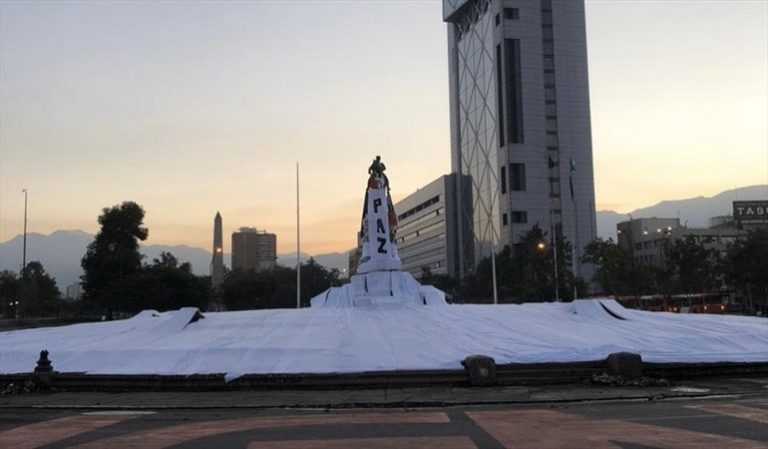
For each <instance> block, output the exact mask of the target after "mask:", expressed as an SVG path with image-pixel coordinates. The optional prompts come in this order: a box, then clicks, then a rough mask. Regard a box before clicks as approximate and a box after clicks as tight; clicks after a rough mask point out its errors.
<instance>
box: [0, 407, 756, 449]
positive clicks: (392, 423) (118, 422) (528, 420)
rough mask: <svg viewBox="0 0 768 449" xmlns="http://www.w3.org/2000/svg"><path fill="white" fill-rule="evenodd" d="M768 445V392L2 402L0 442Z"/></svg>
mask: <svg viewBox="0 0 768 449" xmlns="http://www.w3.org/2000/svg"><path fill="white" fill-rule="evenodd" d="M170 447H173V448H174V449H183V448H187V449H192V448H195V449H201V448H238V449H288V448H291V449H293V448H318V449H319V448H333V449H347V448H372V449H377V448H380V449H384V448H441V449H452V448H455V449H470V448H535V449H542V448H544V449H546V448H563V447H570V448H596V449H603V448H626V449H640V448H644V449H647V448H729V449H739V448H750V449H766V448H768V394H751V395H746V396H730V397H725V398H723V397H718V398H698V399H696V400H691V399H677V400H666V399H665V400H653V401H648V400H645V401H638V400H634V401H599V402H574V403H566V404H563V403H550V404H547V403H538V404H528V405H521V404H517V405H491V406H455V407H442V408H440V407H437V408H423V409H373V410H372V409H356V410H332V411H329V410H296V409H289V410H287V409H231V408H207V409H158V410H149V409H141V410H135V409H134V410H127V409H122V410H96V411H93V410H91V411H84V410H78V409H71V408H64V409H38V408H3V409H0V448H2V449H12V448H13V449H31V448H77V449H91V448H93V449H96V448H103V449H110V448H120V449H124V448H140V449H160V448H170Z"/></svg>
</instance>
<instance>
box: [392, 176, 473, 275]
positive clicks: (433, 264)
mask: <svg viewBox="0 0 768 449" xmlns="http://www.w3.org/2000/svg"><path fill="white" fill-rule="evenodd" d="M457 179H458V175H456V174H450V175H446V176H441V177H439V178H437V179H436V180H434V181H432V182H431V183H429V184H427V185H426V186H424V187H422V188H421V189H419V190H417V191H416V192H415V193H412V194H411V195H408V196H407V197H405V198H403V199H402V200H400V201H399V202H398V203H397V204H395V211H396V212H397V221H398V226H397V236H396V243H397V248H398V253H399V255H400V260H401V261H402V263H403V271H408V272H410V273H411V274H412V275H413V276H414V277H417V278H418V277H420V276H421V274H422V270H423V269H425V268H426V269H428V270H429V271H430V272H431V273H432V274H441V275H448V276H452V277H458V276H459V249H458V244H459V240H458V220H459V213H458V210H457V207H456V205H457V203H458V201H457V198H456V197H457V185H458V183H457Z"/></svg>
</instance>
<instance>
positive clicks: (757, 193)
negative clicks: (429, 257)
mask: <svg viewBox="0 0 768 449" xmlns="http://www.w3.org/2000/svg"><path fill="white" fill-rule="evenodd" d="M761 199H762V200H766V199H768V185H762V186H750V187H742V188H738V189H733V190H728V191H725V192H722V193H720V194H717V195H715V196H713V197H710V198H707V197H703V196H701V197H696V198H689V199H684V200H670V201H662V202H660V203H658V204H656V205H654V206H650V207H645V208H642V209H636V210H634V211H632V212H630V214H632V216H633V217H634V218H648V217H660V218H669V217H672V218H675V217H678V216H679V217H680V222H681V223H682V224H685V223H686V222H687V223H688V226H689V227H704V226H707V225H708V223H709V219H710V218H712V217H715V216H719V215H729V214H731V212H732V205H731V203H732V202H733V201H734V200H761ZM628 219H629V217H628V216H627V214H620V213H618V212H614V211H611V210H604V211H598V212H597V234H598V236H600V237H602V238H604V239H607V238H609V237H610V238H613V239H614V240H615V239H616V223H619V222H621V221H624V220H628ZM22 240H23V238H22V236H21V235H18V236H16V237H14V238H12V239H11V240H8V241H7V242H4V243H0V270H12V271H15V272H18V271H19V267H20V266H21V249H22ZM91 241H93V235H92V234H88V233H87V232H83V231H55V232H53V233H51V234H50V235H44V234H37V233H30V234H27V261H28V262H29V261H32V260H38V261H40V262H41V263H42V264H43V266H44V267H45V269H46V270H47V271H48V272H49V273H50V274H51V275H52V276H53V277H54V278H56V282H57V283H58V285H59V288H60V289H61V290H62V291H63V290H64V289H66V287H67V285H70V284H73V283H75V282H77V281H78V280H79V278H80V275H81V274H82V270H81V269H80V259H82V257H83V255H84V254H85V249H86V247H87V246H88V244H89V243H90V242H91ZM163 251H165V252H169V253H171V254H173V255H174V256H176V258H177V259H178V260H179V262H182V263H183V262H189V263H190V265H192V271H193V272H194V273H195V274H198V275H206V274H208V273H209V270H210V263H211V253H210V251H207V250H204V249H201V248H193V247H190V246H184V245H177V246H169V245H147V246H142V247H141V252H142V254H144V256H145V260H146V261H147V262H151V261H152V259H154V258H156V257H158V256H159V255H160V253H161V252H163ZM309 257H310V256H309V254H306V253H302V254H301V261H302V262H306V261H307V259H309ZM314 258H315V261H316V262H317V263H319V264H320V265H322V266H324V267H326V268H328V269H331V268H336V269H338V270H339V271H342V270H344V269H345V268H347V263H348V257H347V253H346V252H336V253H327V254H318V255H315V256H314ZM230 260H231V259H230V255H229V254H225V255H224V263H225V264H226V265H229V262H230ZM277 263H278V264H280V265H283V266H286V267H294V266H295V265H296V253H286V254H278V256H277Z"/></svg>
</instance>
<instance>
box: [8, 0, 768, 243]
mask: <svg viewBox="0 0 768 449" xmlns="http://www.w3.org/2000/svg"><path fill="white" fill-rule="evenodd" d="M586 9H587V37H588V52H589V71H590V94H591V101H592V103H591V107H592V136H593V152H594V160H595V188H596V195H597V206H598V209H612V210H616V211H620V212H626V211H631V210H633V209H635V208H639V207H644V206H649V205H652V204H654V203H656V202H658V201H661V200H663V199H678V198H688V197H693V196H698V195H705V196H710V195H713V194H716V193H718V192H720V191H723V190H727V189H731V188H734V187H737V186H747V185H754V184H766V183H768V2H765V1H722V2H719V1H690V2H686V1H672V2H668V1H658V2H655V1H587V4H586ZM441 17H442V14H441V4H440V2H438V1H383V0H382V1H346V2H345V1H333V2H331V1H284V2H266V1H260V2H256V1H253V2H223V1H217V2H202V1H197V2H186V1H178V2H170V1H168V2H118V1H110V2H64V1H57V2H43V1H35V2H12V1H5V0H3V1H2V2H0V241H6V240H8V239H10V238H12V237H13V236H15V235H17V234H20V233H21V232H22V229H23V211H24V195H23V193H22V189H25V188H26V189H28V191H29V231H30V232H41V233H50V232H52V231H54V230H57V229H82V230H84V231H87V232H91V233H95V232H96V231H97V230H98V225H97V222H96V218H97V216H98V214H99V213H100V211H101V209H102V208H103V207H105V206H111V205H114V204H117V203H120V202H121V201H124V200H133V201H136V202H137V203H139V204H141V205H142V206H143V207H144V208H145V210H146V213H147V215H146V220H145V224H146V225H147V226H148V227H149V231H150V232H149V239H148V241H147V243H150V244H170V245H174V244H186V245H190V246H195V247H201V248H206V249H210V247H211V244H212V236H211V234H212V229H213V217H214V215H215V214H216V211H220V212H221V214H222V216H223V219H224V232H225V246H226V247H227V248H226V251H229V248H228V246H229V237H228V236H229V234H230V233H231V232H232V231H233V230H235V229H236V228H237V227H240V226H255V227H258V228H259V229H266V230H268V231H270V232H274V233H276V234H277V235H278V252H280V253H284V252H289V251H292V250H294V249H295V245H296V240H295V235H296V229H295V220H296V215H295V202H296V191H295V185H296V179H295V170H296V163H297V162H299V163H300V166H301V168H300V170H301V214H302V250H303V251H305V252H308V253H311V254H318V253H324V252H330V251H346V250H348V249H350V248H351V247H353V246H354V245H355V231H356V229H357V228H358V227H359V218H360V217H359V215H360V210H361V202H362V195H363V193H364V192H363V189H364V187H365V181H366V169H367V167H368V165H369V164H370V161H371V159H372V158H373V157H374V156H375V155H376V154H380V155H381V156H382V159H383V160H384V162H385V163H386V165H387V174H388V175H389V178H390V180H391V182H392V194H393V196H394V197H395V200H398V199H400V198H402V197H404V196H406V195H408V194H410V193H412V192H414V191H415V190H416V189H417V188H418V187H420V186H423V185H425V184H427V183H428V182H430V181H432V180H433V179H435V178H436V177H438V176H440V175H442V174H446V173H448V172H449V171H450V136H449V121H448V61H447V48H446V43H447V38H446V25H445V24H444V23H443V22H442V20H441Z"/></svg>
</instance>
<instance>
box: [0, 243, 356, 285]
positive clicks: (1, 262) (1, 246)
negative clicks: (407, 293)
mask: <svg viewBox="0 0 768 449" xmlns="http://www.w3.org/2000/svg"><path fill="white" fill-rule="evenodd" d="M93 237H94V236H93V234H89V233H87V232H83V231H55V232H53V233H51V234H50V235H45V234H38V233H28V234H27V262H30V261H33V260H37V261H40V262H41V263H42V264H43V266H44V267H45V270H46V271H47V272H48V273H49V274H50V275H51V276H53V277H54V278H55V279H56V283H57V284H58V286H59V289H60V290H61V291H62V292H64V290H65V289H66V288H67V286H68V285H71V284H74V283H75V282H78V281H79V279H80V275H82V273H83V270H82V269H81V268H80V260H81V259H82V258H83V255H85V250H86V248H87V247H88V244H89V243H91V242H92V241H93ZM23 241H24V238H23V236H21V235H17V236H16V237H14V238H12V239H11V240H8V241H7V242H3V243H0V270H11V271H15V272H17V273H18V272H19V268H20V267H21V258H22V247H23ZM139 250H140V251H141V253H142V254H143V255H144V261H145V262H147V263H150V262H152V260H153V259H155V258H158V257H159V256H160V253H162V252H169V253H171V254H173V255H174V256H175V257H176V258H177V259H178V260H179V262H180V263H184V262H189V264H190V265H192V271H193V272H194V273H195V274H197V275H207V274H208V273H209V272H210V263H211V252H210V251H207V250H204V249H201V248H193V247H190V246H186V245H175V246H170V245H146V246H141V248H140V249H139ZM277 257H278V259H277V263H278V264H280V265H284V266H287V267H294V266H296V254H295V253H294V254H279V255H278V256H277ZM309 257H310V255H308V254H304V253H302V257H301V261H302V262H306V261H307V260H308V259H309ZM314 258H315V261H316V262H317V263H319V264H320V265H323V266H324V267H326V268H328V269H331V268H336V269H338V270H340V271H341V270H342V269H345V268H347V253H328V254H318V255H316V256H314ZM230 260H231V256H230V254H224V263H225V264H226V265H229V262H230Z"/></svg>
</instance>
